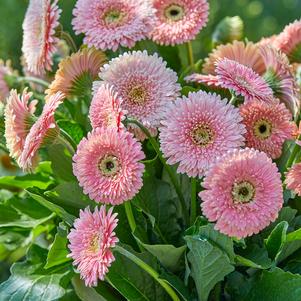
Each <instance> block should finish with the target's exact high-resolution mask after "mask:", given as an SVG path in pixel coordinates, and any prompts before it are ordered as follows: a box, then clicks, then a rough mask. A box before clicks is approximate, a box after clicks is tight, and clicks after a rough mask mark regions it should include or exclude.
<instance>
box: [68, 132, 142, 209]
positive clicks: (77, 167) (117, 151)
mask: <svg viewBox="0 0 301 301" xmlns="http://www.w3.org/2000/svg"><path fill="white" fill-rule="evenodd" d="M143 159H144V153H143V152H142V147H141V144H140V143H139V142H138V141H137V140H136V139H135V138H134V137H133V134H131V133H129V132H127V131H116V129H114V128H96V129H95V130H93V131H92V132H91V133H89V134H88V137H87V138H83V139H82V141H81V142H80V143H79V145H78V148H77V152H76V154H75V155H74V157H73V162H74V163H73V173H74V175H75V176H76V177H77V179H78V181H79V185H80V186H81V187H83V190H84V193H85V194H88V195H89V197H90V199H92V200H95V201H96V202H101V203H110V204H112V205H118V204H121V203H123V202H125V201H127V200H130V199H132V198H133V197H134V196H135V194H136V193H137V192H138V191H139V190H140V188H141V187H142V174H143V171H144V165H143V164H142V163H140V161H141V160H143Z"/></svg>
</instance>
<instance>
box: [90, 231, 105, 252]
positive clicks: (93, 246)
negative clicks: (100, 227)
mask: <svg viewBox="0 0 301 301" xmlns="http://www.w3.org/2000/svg"><path fill="white" fill-rule="evenodd" d="M101 237H102V235H101V233H96V234H94V235H93V237H92V239H91V241H90V243H89V248H88V250H89V251H90V252H92V253H97V252H98V251H99V248H100V241H101Z"/></svg>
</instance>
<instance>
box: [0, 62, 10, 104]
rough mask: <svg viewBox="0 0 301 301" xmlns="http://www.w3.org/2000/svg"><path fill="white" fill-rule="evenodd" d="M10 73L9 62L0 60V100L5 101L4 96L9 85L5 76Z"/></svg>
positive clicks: (7, 92) (7, 93)
mask: <svg viewBox="0 0 301 301" xmlns="http://www.w3.org/2000/svg"><path fill="white" fill-rule="evenodd" d="M12 74H13V70H12V69H11V67H10V63H9V62H6V63H4V62H3V61H2V60H0V102H5V99H6V97H7V96H8V95H9V86H8V83H7V81H6V79H5V77H6V76H9V75H12Z"/></svg>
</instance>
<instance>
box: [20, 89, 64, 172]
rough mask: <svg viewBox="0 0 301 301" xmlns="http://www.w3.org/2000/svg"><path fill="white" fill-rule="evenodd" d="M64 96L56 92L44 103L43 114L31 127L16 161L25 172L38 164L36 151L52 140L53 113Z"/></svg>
mask: <svg viewBox="0 0 301 301" xmlns="http://www.w3.org/2000/svg"><path fill="white" fill-rule="evenodd" d="M63 98H64V94H62V93H61V92H57V93H56V94H54V95H52V96H51V97H50V98H49V99H48V101H47V102H46V104H45V106H44V108H43V112H42V114H41V116H40V117H39V118H38V120H37V121H36V122H35V123H34V124H33V126H32V127H31V129H30V131H29V133H28V135H27V137H26V139H25V142H24V148H23V151H22V154H21V156H20V159H19V161H18V163H19V166H20V167H21V168H23V169H24V170H27V171H32V170H33V169H34V168H35V167H36V165H37V162H38V150H39V149H40V147H41V146H42V145H43V143H46V142H47V141H48V140H54V139H55V138H56V136H57V134H58V131H59V130H58V128H57V125H56V123H55V120H54V113H55V110H56V109H57V107H58V106H59V105H60V104H61V103H62V101H63Z"/></svg>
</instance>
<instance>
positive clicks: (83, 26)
mask: <svg viewBox="0 0 301 301" xmlns="http://www.w3.org/2000/svg"><path fill="white" fill-rule="evenodd" d="M73 15H74V19H73V21H72V24H73V28H74V30H75V32H76V34H80V33H84V34H85V37H84V43H85V44H87V45H88V46H89V47H92V46H95V47H96V48H97V49H101V50H107V49H112V50H113V51H116V50H117V49H118V47H119V46H123V47H128V48H132V47H133V46H134V45H135V43H136V42H137V41H140V40H143V39H145V38H146V37H147V35H148V33H149V32H150V30H151V28H152V25H153V20H154V9H153V8H152V6H151V3H150V1H148V0H147V1H145V0H115V1H112V0H78V1H77V3H76V6H75V9H74V10H73Z"/></svg>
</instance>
